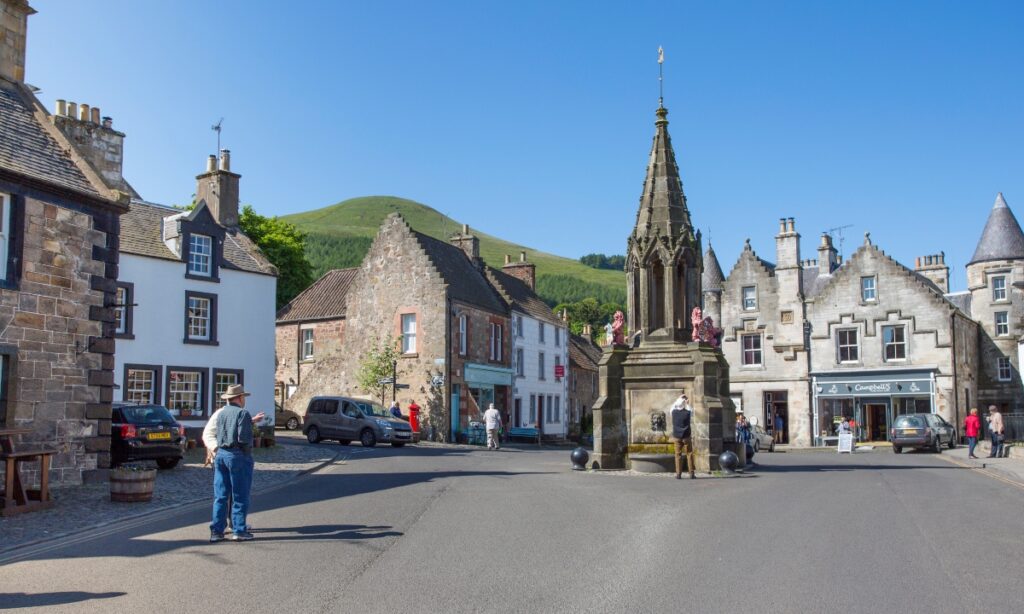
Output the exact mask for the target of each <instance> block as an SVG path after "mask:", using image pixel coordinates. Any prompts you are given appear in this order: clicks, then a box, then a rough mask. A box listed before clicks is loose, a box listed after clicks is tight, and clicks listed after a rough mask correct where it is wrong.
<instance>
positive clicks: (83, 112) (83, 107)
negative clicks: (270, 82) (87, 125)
mask: <svg viewBox="0 0 1024 614" xmlns="http://www.w3.org/2000/svg"><path fill="white" fill-rule="evenodd" d="M78 120H79V121H83V122H87V121H89V105H87V104H85V103H84V102H83V103H82V104H80V105H78Z"/></svg>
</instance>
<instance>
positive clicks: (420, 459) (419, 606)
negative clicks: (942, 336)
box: [0, 443, 1024, 613]
mask: <svg viewBox="0 0 1024 614" xmlns="http://www.w3.org/2000/svg"><path fill="white" fill-rule="evenodd" d="M319 445H326V446H331V445H336V444H328V443H324V444H319ZM351 453H352V454H351V457H350V458H348V459H347V460H346V461H345V462H344V463H337V464H334V465H332V466H329V467H327V468H326V469H325V470H323V471H321V472H319V473H316V474H312V475H309V476H306V477H304V478H301V479H299V480H296V481H294V482H293V483H291V484H289V485H288V486H286V487H283V488H280V489H278V490H275V491H273V492H268V493H265V494H261V495H259V496H257V497H256V498H255V501H254V510H255V511H254V513H253V514H252V515H251V516H250V520H251V522H252V523H253V525H254V526H255V528H256V535H257V539H256V540H255V541H253V542H249V543H231V542H223V543H218V544H209V543H207V538H208V536H209V531H208V528H207V523H208V522H209V520H208V514H209V512H208V508H207V507H206V506H202V507H200V506H195V507H193V508H186V509H183V510H178V511H177V512H174V513H170V514H168V515H166V516H164V517H160V518H157V519H150V520H147V521H146V522H144V523H138V524H136V525H128V526H125V527H124V528H118V529H116V530H115V529H111V530H106V531H103V532H101V533H100V534H88V535H82V536H81V537H78V538H75V539H73V540H67V541H65V542H64V543H62V544H59V545H56V546H53V545H51V546H49V547H46V548H36V549H35V550H32V551H27V552H24V553H22V555H21V558H20V560H14V561H10V560H8V561H7V562H6V564H5V565H4V566H3V567H0V608H4V607H8V608H19V609H21V611H26V610H27V611H31V610H32V609H34V608H37V607H38V608H40V609H42V608H43V607H44V606H45V607H46V611H47V612H76V613H82V612H189V611H196V612H218V613H233V612H239V613H243V612H244V613H251V612H262V611H271V610H273V611H281V612H342V611H359V612H402V611H410V609H413V608H415V610H416V611H422V612H655V611H666V612H667V611H673V612H675V611H682V612H762V611H766V612H824V611H835V610H841V611H844V612H876V611H879V610H883V609H884V610H886V611H896V612H902V611H911V612H918V611H928V612H983V611H1001V612H1004V611H1020V610H1021V609H1022V604H1024V602H1022V600H1021V597H1020V594H1019V587H1018V586H1017V583H1019V580H1020V578H1022V577H1024V563H1022V555H1024V549H1022V548H1021V537H1020V536H1021V535H1024V514H1021V509H1022V504H1024V489H1022V487H1020V486H1015V485H1013V484H1009V483H1007V482H1004V481H998V480H995V479H992V478H991V477H988V476H986V475H983V474H980V473H978V472H976V471H971V470H969V469H965V468H962V467H959V466H957V465H955V464H952V463H950V462H947V461H946V460H944V459H943V458H940V457H937V456H935V455H932V454H927V453H911V454H903V455H895V454H892V453H891V452H885V451H881V450H878V451H874V452H868V453H859V454H857V455H855V456H849V455H842V456H839V455H836V454H832V453H823V452H791V453H785V454H782V453H776V454H765V453H762V454H760V455H759V456H758V460H759V461H760V462H761V466H760V467H759V470H758V471H757V472H756V474H753V475H749V476H746V477H737V478H722V479H711V478H708V479H699V480H694V481H690V480H682V481H676V480H674V479H671V478H664V477H660V476H659V477H643V476H627V475H609V474H598V473H592V472H591V473H574V472H571V471H569V463H568V452H567V451H565V450H557V451H553V450H552V451H548V450H544V451H539V450H536V449H503V450H500V451H495V452H488V451H485V450H461V449H450V448H419V449H417V448H405V449H402V450H394V449H392V448H386V447H380V448H375V449H372V450H364V449H361V448H360V447H359V446H352V447H351Z"/></svg>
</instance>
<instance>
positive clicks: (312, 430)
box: [306, 426, 320, 443]
mask: <svg viewBox="0 0 1024 614" xmlns="http://www.w3.org/2000/svg"><path fill="white" fill-rule="evenodd" d="M306 441H308V442H309V443H320V429H318V428H316V427H315V426H311V427H309V430H308V431H306Z"/></svg>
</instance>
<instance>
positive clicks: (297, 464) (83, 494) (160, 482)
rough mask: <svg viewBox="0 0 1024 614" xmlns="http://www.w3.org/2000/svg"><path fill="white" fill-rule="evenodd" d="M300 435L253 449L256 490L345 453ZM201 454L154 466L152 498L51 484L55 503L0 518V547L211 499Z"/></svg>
mask: <svg viewBox="0 0 1024 614" xmlns="http://www.w3.org/2000/svg"><path fill="white" fill-rule="evenodd" d="M300 437H301V434H299V435H298V436H296V434H293V433H282V432H279V433H278V434H277V438H278V442H279V443H278V445H276V446H274V447H272V448H256V449H254V450H253V457H254V458H255V460H256V470H255V474H254V477H253V490H254V491H259V490H264V489H266V488H269V487H272V486H275V485H277V484H281V483H284V482H285V481H287V480H289V479H291V478H293V477H295V476H297V475H298V474H300V473H302V472H305V471H309V470H311V469H314V468H316V467H318V466H320V465H321V464H323V463H326V462H330V461H332V460H334V459H335V458H337V457H338V456H340V455H341V454H343V453H344V452H345V449H344V448H338V447H335V446H323V445H321V446H311V445H308V444H306V443H305V440H304V439H300ZM205 453H206V451H205V450H204V449H202V448H197V449H194V450H188V451H187V452H186V454H185V458H184V459H183V461H182V464H179V465H178V466H177V467H175V468H174V469H171V470H168V471H158V472H157V478H156V486H155V487H154V488H153V500H152V501H149V502H147V503H114V502H113V501H111V500H110V488H109V486H108V484H107V483H106V482H103V483H99V484H83V485H81V486H68V487H61V488H54V489H53V490H52V492H51V494H52V495H53V499H54V505H53V507H51V508H50V509H47V510H42V511H39V512H30V513H27V514H22V515H19V516H12V517H10V518H0V552H5V551H9V550H13V549H15V548H18V547H21V546H25V545H28V544H31V543H33V542H37V541H43V540H49V539H55V538H58V537H61V536H63V535H73V534H78V533H80V532H81V531H84V530H88V529H93V528H97V527H101V526H105V525H109V524H112V523H116V522H122V521H126V520H129V519H132V518H137V517H139V516H144V515H148V514H153V513H156V512H159V511H162V510H166V509H170V508H174V507H180V506H182V505H187V504H189V503H194V502H196V501H202V500H208V501H212V496H213V472H212V469H210V468H209V467H204V466H203V459H204V457H205ZM154 467H155V465H154Z"/></svg>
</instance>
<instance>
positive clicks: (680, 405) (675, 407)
mask: <svg viewBox="0 0 1024 614" xmlns="http://www.w3.org/2000/svg"><path fill="white" fill-rule="evenodd" d="M681 409H685V410H686V411H693V410H692V409H690V404H689V403H687V402H686V401H684V400H683V397H679V398H678V399H676V402H675V403H673V404H672V409H670V410H669V411H679V410H681Z"/></svg>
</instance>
